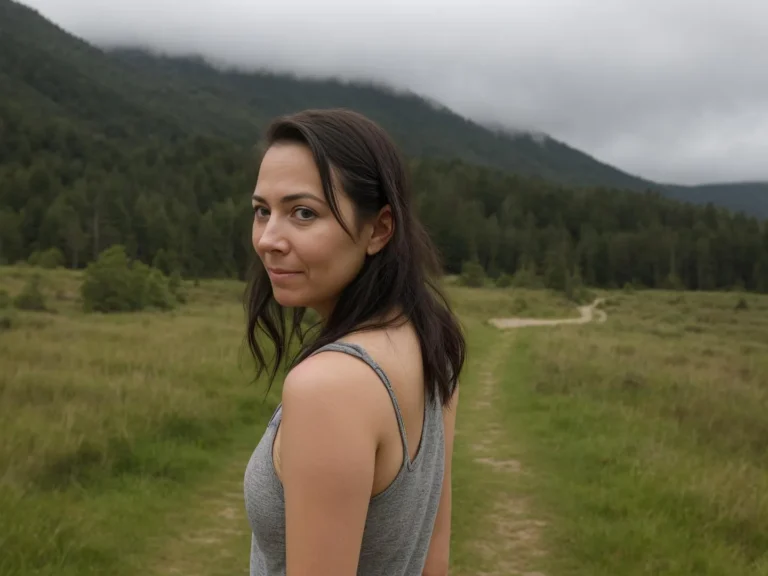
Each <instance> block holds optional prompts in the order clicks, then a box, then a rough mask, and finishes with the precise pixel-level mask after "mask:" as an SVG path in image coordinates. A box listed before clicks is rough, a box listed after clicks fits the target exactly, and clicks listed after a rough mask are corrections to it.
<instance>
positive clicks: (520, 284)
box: [512, 266, 544, 289]
mask: <svg viewBox="0 0 768 576" xmlns="http://www.w3.org/2000/svg"><path fill="white" fill-rule="evenodd" d="M512 285H513V286H515V287H516V288H532V289H537V288H543V287H544V282H543V281H542V279H541V277H540V276H539V275H538V274H537V273H536V268H535V267H534V266H523V267H521V268H518V269H517V271H516V272H515V275H514V276H513V277H512Z"/></svg>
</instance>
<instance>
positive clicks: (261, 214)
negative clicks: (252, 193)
mask: <svg viewBox="0 0 768 576" xmlns="http://www.w3.org/2000/svg"><path fill="white" fill-rule="evenodd" d="M253 214H254V216H256V218H266V217H268V216H269V210H267V209H266V208H264V206H254V207H253Z"/></svg>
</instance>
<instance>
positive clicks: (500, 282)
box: [496, 274, 513, 288]
mask: <svg viewBox="0 0 768 576" xmlns="http://www.w3.org/2000/svg"><path fill="white" fill-rule="evenodd" d="M512 280H513V278H512V276H510V275H509V274H501V275H500V276H499V277H498V278H497V279H496V286H498V287H499V288H509V287H510V286H512Z"/></svg>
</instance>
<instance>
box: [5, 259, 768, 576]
mask: <svg viewBox="0 0 768 576" xmlns="http://www.w3.org/2000/svg"><path fill="white" fill-rule="evenodd" d="M32 274H39V275H40V278H41V290H42V292H43V295H44V296H45V300H46V311H39V312H35V311H25V310H12V309H7V308H6V309H5V310H2V312H3V313H4V314H6V313H10V316H12V322H11V324H10V326H9V327H4V328H2V329H0V470H2V475H0V517H2V519H3V521H2V522H0V574H2V575H3V576H20V575H22V574H24V575H27V574H34V575H40V576H48V575H53V574H56V575H57V576H61V575H64V576H70V575H75V574H78V575H80V574H116V575H117V576H121V575H126V576H128V575H138V574H149V575H157V576H160V575H166V574H172V573H183V574H188V573H196V574H200V575H204V576H218V575H222V576H224V575H225V574H233V573H244V572H245V571H246V570H247V564H248V544H249V531H248V525H247V521H246V520H245V516H244V509H243V505H242V484H241V483H242V474H243V471H244V468H245V465H246V463H247V459H248V456H249V454H250V452H251V451H252V449H253V447H254V446H255V445H256V443H257V442H258V439H259V437H260V436H261V434H262V432H263V428H264V424H265V422H266V418H267V417H268V416H269V415H270V414H271V412H272V410H273V409H274V406H275V404H276V402H277V399H278V395H279V391H280V382H279V381H278V382H277V385H276V386H275V388H274V389H273V390H272V392H270V393H269V395H266V388H265V386H264V384H263V383H254V382H253V381H252V379H253V366H252V363H251V360H250V358H249V355H248V352H247V349H246V348H245V347H244V343H243V323H244V314H243V309H242V304H241V299H242V294H243V285H242V283H239V282H233V281H225V280H210V281H203V282H201V283H200V285H199V286H194V285H192V284H188V285H187V286H186V289H187V291H188V293H189V302H188V303H187V304H185V305H183V306H181V307H180V308H178V309H177V310H174V311H170V312H141V313H134V314H116V315H102V314H85V313H83V312H82V308H81V305H80V302H79V294H78V291H79V285H80V281H81V275H80V274H79V273H76V272H71V271H66V270H42V269H34V268H30V267H6V268H2V267H0V291H5V292H6V293H7V297H8V298H10V299H12V298H14V297H15V296H16V295H17V294H18V293H19V292H20V291H21V290H22V289H23V287H24V285H25V284H26V282H27V280H28V278H29V277H30V276H31V275H32ZM448 294H449V297H450V300H451V302H452V304H453V306H454V308H455V310H456V311H457V313H458V314H459V316H460V318H461V320H462V322H463V324H464V326H465V328H466V332H467V335H468V343H469V354H468V364H467V367H466V370H465V372H464V374H463V375H462V403H461V408H460V412H459V417H458V436H457V439H456V447H455V455H454V458H455V465H454V470H455V472H454V475H455V480H454V512H453V534H452V572H451V573H452V574H454V576H460V575H464V576H470V575H475V574H478V573H485V574H489V575H490V574H497V575H499V576H501V575H505V574H515V573H536V572H540V573H546V574H547V575H548V576H576V575H584V576H586V575H590V576H602V575H606V576H607V575H615V574H621V575H628V576H635V575H641V574H642V575H645V574H664V575H668V574H669V575H681V576H682V575H693V574H696V575H699V574H703V575H714V574H728V575H729V576H731V575H734V576H742V575H743V576H768V555H767V554H766V551H768V460H766V456H765V455H766V454H768V417H766V414H768V298H766V297H759V296H755V295H744V294H737V293H726V294H693V293H677V292H655V291H638V292H634V293H629V292H614V293H605V294H599V295H602V296H607V297H608V300H607V302H606V303H605V305H604V306H603V308H604V309H605V310H606V312H607V313H608V316H609V317H608V321H607V322H606V323H605V324H589V325H581V326H562V327H554V328H553V327H545V328H530V329H524V330H516V331H510V332H505V333H501V332H499V331H498V330H496V329H495V328H492V327H491V326H490V325H489V324H488V323H487V319H488V318H490V317H504V316H510V315H517V316H525V317H541V318H557V317H562V318H567V317H575V316H577V311H576V308H575V305H574V304H573V303H571V302H569V301H568V300H567V299H565V298H563V297H562V296H560V295H557V294H554V293H551V292H547V291H531V290H516V289H505V290H501V289H495V288H485V289H468V288H463V287H459V286H456V285H450V284H449V285H448ZM742 300H743V302H742Z"/></svg>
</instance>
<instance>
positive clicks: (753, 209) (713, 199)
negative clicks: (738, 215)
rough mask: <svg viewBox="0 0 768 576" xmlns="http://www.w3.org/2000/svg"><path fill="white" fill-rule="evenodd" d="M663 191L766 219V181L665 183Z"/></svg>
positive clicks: (668, 194) (683, 198)
mask: <svg viewBox="0 0 768 576" xmlns="http://www.w3.org/2000/svg"><path fill="white" fill-rule="evenodd" d="M664 193H665V194H666V195H667V196H669V197H671V198H675V199H677V200H682V201H684V202H694V203H697V204H708V203H712V204H715V205H718V206H723V207H724V208H727V209H728V210H732V211H734V212H743V213H745V214H751V215H753V216H757V217H759V218H765V219H768V182H742V183H739V182H736V183H726V184H703V185H701V186H673V185H667V186H665V187H664Z"/></svg>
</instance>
